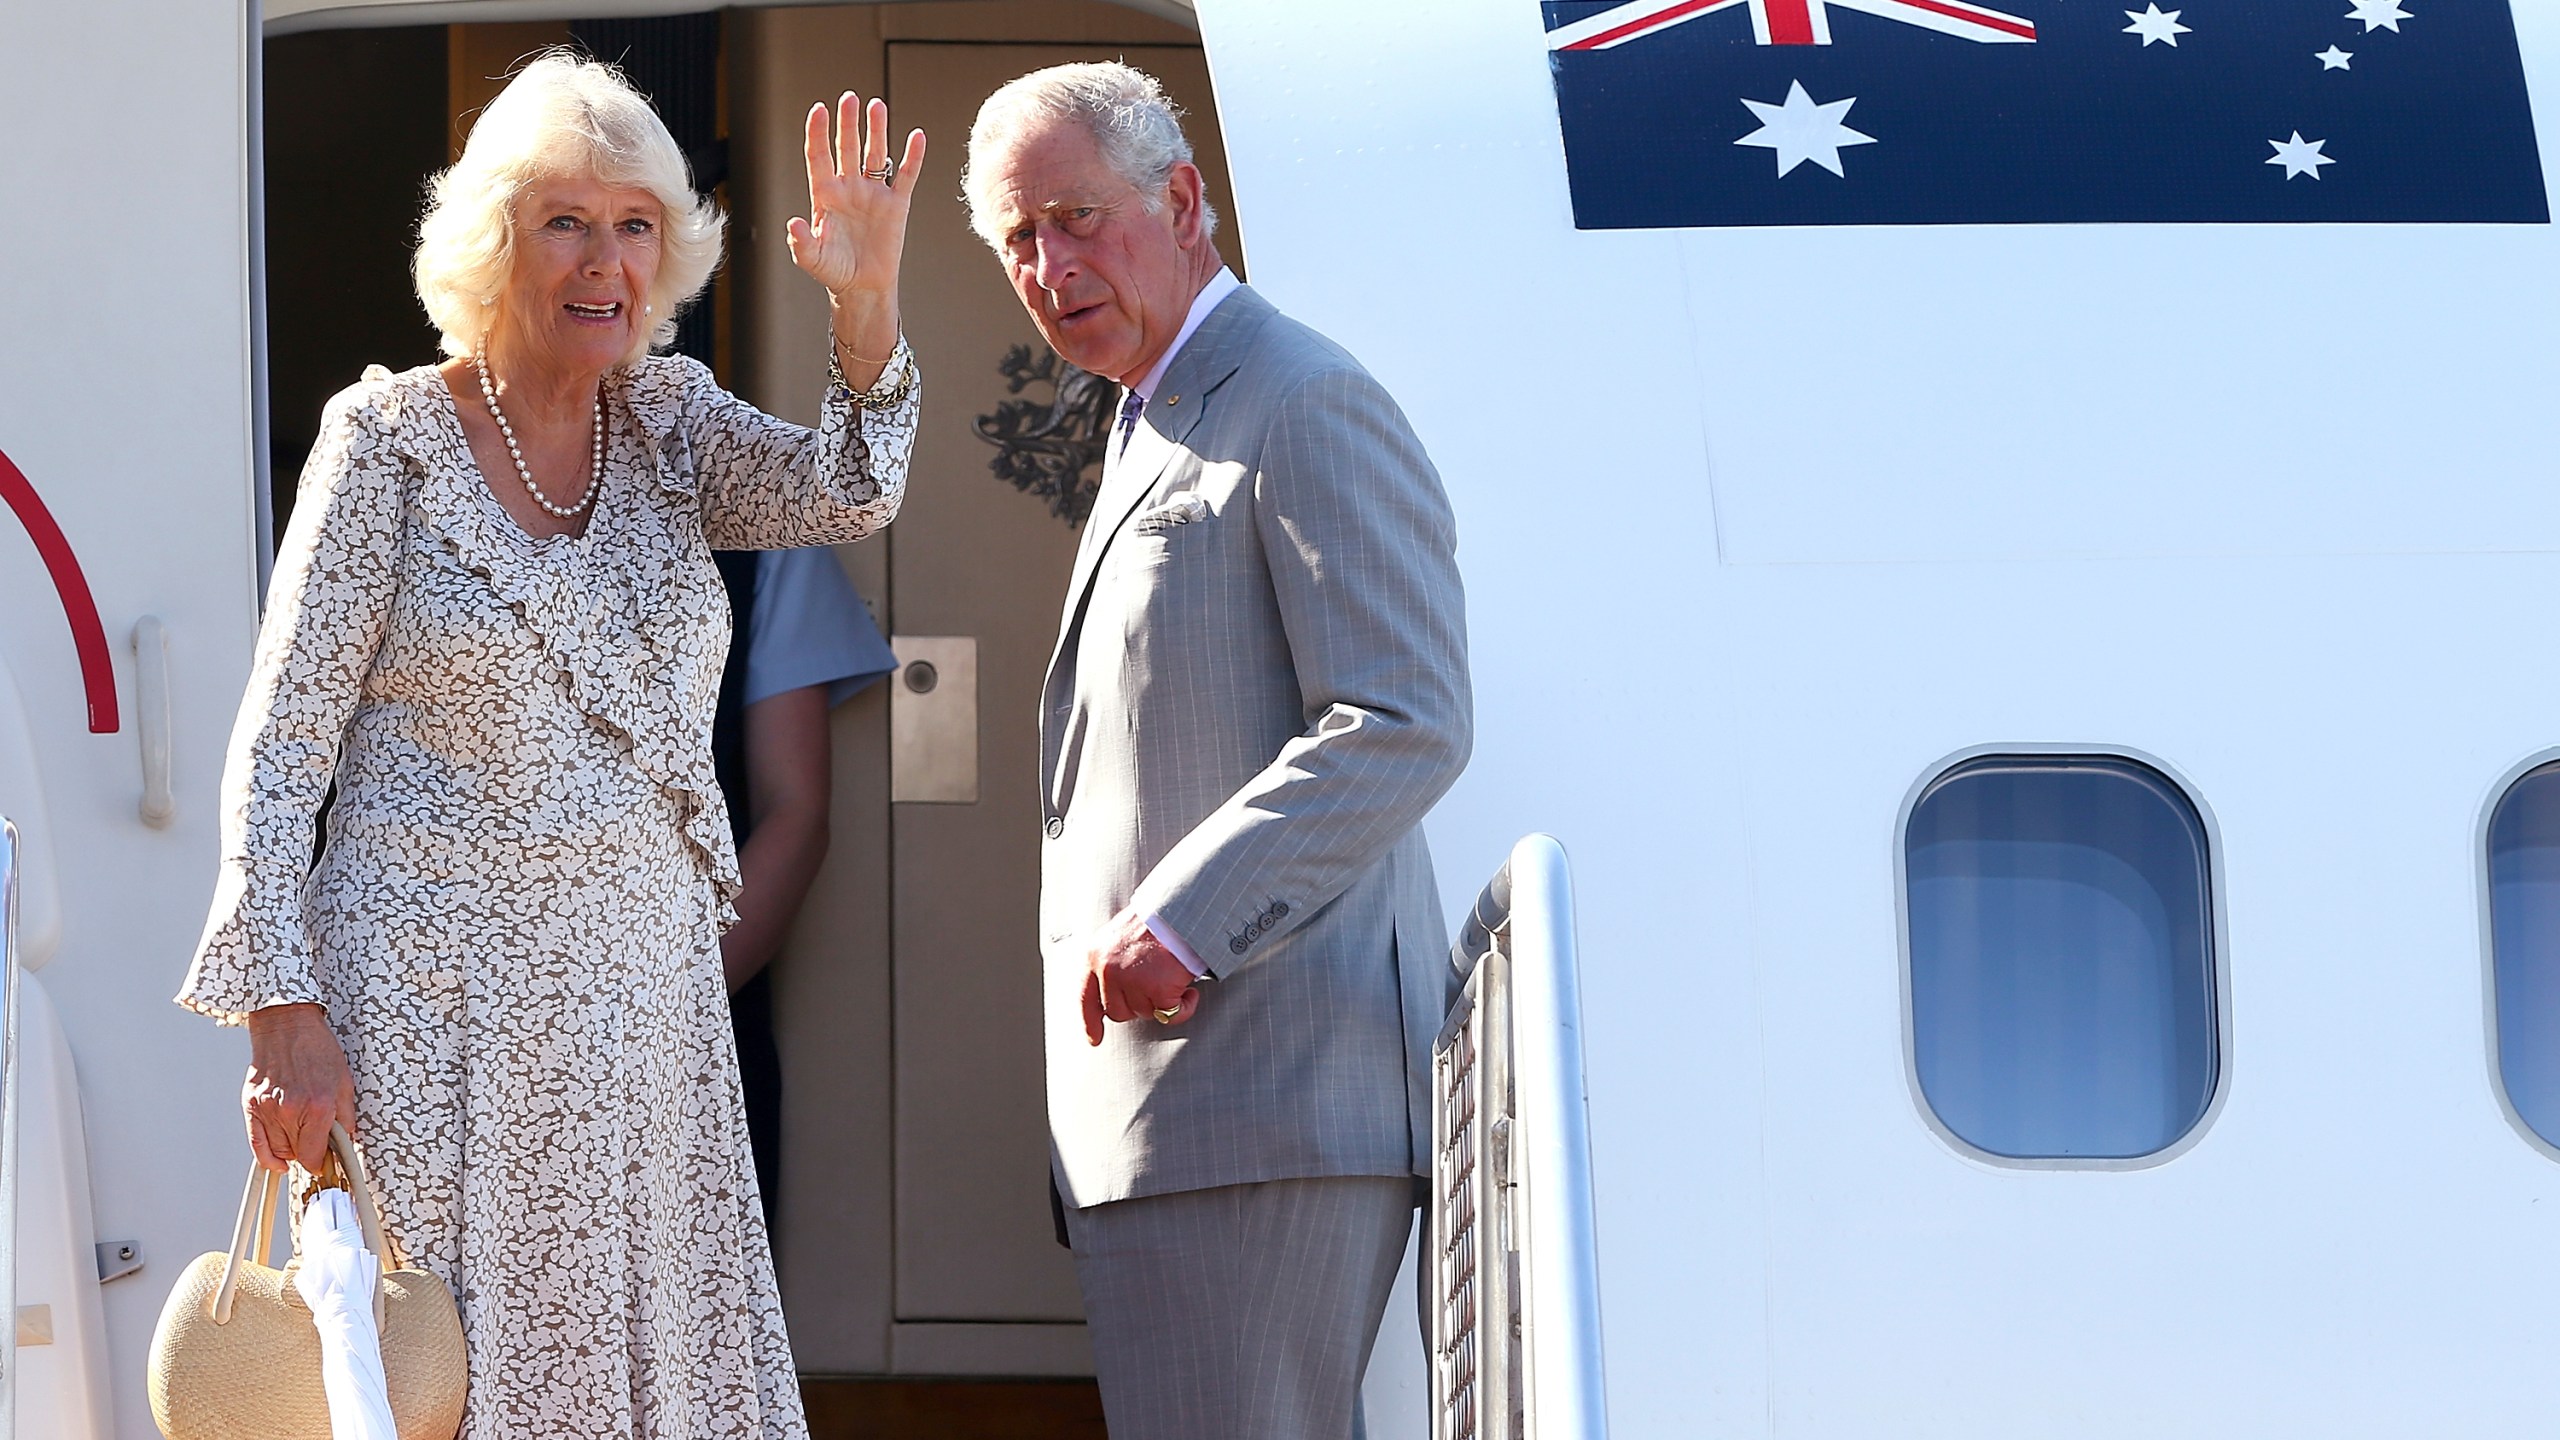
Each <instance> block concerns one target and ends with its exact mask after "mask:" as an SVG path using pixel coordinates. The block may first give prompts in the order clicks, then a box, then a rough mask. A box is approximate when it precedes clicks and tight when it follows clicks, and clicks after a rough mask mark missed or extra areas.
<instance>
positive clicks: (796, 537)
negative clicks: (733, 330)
mask: <svg viewBox="0 0 2560 1440" xmlns="http://www.w3.org/2000/svg"><path fill="white" fill-rule="evenodd" d="M686 363H687V384H686V395H685V405H684V411H685V424H684V430H685V432H686V433H685V439H686V443H687V445H688V447H689V448H690V449H691V451H692V457H691V458H692V465H693V478H694V483H695V485H696V487H697V493H698V494H699V496H700V498H701V501H702V529H703V533H704V534H705V535H706V536H707V537H708V538H709V539H710V541H711V545H712V548H713V549H715V550H791V549H797V548H799V547H800V546H803V545H840V544H842V543H844V542H845V541H848V540H859V539H861V538H862V537H863V536H865V535H869V534H871V533H872V532H873V531H875V530H878V529H879V528H880V527H882V526H884V525H886V524H888V523H889V522H890V521H891V520H892V519H894V518H896V516H897V513H898V502H899V500H900V499H902V498H903V497H904V496H905V494H906V490H907V463H908V461H909V459H910V458H911V457H912V456H913V455H914V452H915V443H916V418H917V415H918V413H919V410H920V408H921V405H922V401H923V390H924V386H923V384H922V382H921V379H920V378H919V377H918V376H917V375H916V368H915V366H916V357H915V351H914V350H912V349H910V348H909V347H908V345H907V342H906V340H905V339H904V338H903V337H901V338H900V339H899V341H898V348H897V350H896V351H895V352H893V353H892V354H891V355H890V357H889V364H888V368H887V369H886V370H885V371H883V372H882V375H881V388H884V389H894V388H896V387H897V386H898V385H900V383H901V382H902V381H903V382H907V383H905V391H906V393H905V394H904V395H902V396H900V397H899V399H898V401H897V403H896V404H894V405H889V406H885V407H882V408H880V409H871V408H868V407H865V406H864V405H862V404H861V403H859V401H858V400H857V398H856V397H855V395H854V392H852V391H851V390H848V389H846V388H845V387H844V386H843V385H840V384H830V385H829V386H828V387H827V395H826V401H825V407H824V409H823V411H822V413H821V415H820V417H819V420H818V428H817V429H816V430H810V429H808V428H807V427H806V426H801V425H794V424H792V423H791V422H790V421H788V420H779V419H776V418H774V417H773V416H771V415H767V414H766V413H764V412H763V411H761V410H758V409H757V408H756V407H755V406H753V405H750V404H748V403H747V402H746V401H744V400H741V399H739V398H738V397H737V396H735V395H732V394H730V393H729V392H728V391H726V390H723V389H721V388H720V386H719V384H718V382H716V381H714V380H713V379H712V378H711V372H710V371H709V370H706V369H704V368H702V367H701V366H699V365H695V364H692V363H691V362H686Z"/></svg>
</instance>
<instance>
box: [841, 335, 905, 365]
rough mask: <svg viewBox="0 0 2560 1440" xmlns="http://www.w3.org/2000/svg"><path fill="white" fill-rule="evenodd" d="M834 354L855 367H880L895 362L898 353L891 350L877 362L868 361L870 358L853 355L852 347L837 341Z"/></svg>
mask: <svg viewBox="0 0 2560 1440" xmlns="http://www.w3.org/2000/svg"><path fill="white" fill-rule="evenodd" d="M836 353H837V354H838V355H841V356H843V357H844V358H845V359H847V360H850V361H852V362H853V363H854V364H856V365H881V366H886V365H887V364H888V363H889V362H890V361H892V360H895V359H897V358H898V352H897V351H896V350H894V349H892V350H891V351H890V352H889V353H888V354H886V355H883V356H881V357H880V358H879V359H877V360H873V359H870V358H868V357H866V356H861V355H856V354H854V353H853V347H852V346H850V345H847V344H845V343H844V342H843V341H841V340H839V341H837V342H836Z"/></svg>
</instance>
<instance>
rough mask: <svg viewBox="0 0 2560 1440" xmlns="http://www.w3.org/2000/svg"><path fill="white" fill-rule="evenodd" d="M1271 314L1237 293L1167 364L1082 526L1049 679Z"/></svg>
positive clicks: (1246, 293) (1244, 292)
mask: <svg viewBox="0 0 2560 1440" xmlns="http://www.w3.org/2000/svg"><path fill="white" fill-rule="evenodd" d="M1273 313H1274V312H1273V310H1272V308H1271V304H1270V302H1269V301H1266V300H1264V299H1263V298H1262V297H1261V296H1259V295H1256V294H1254V293H1253V292H1252V291H1251V290H1249V289H1239V290H1237V291H1236V293H1234V294H1233V295H1230V296H1228V297H1227V298H1226V299H1225V300H1224V301H1222V302H1220V303H1219V305H1218V308H1217V309H1215V310H1213V311H1211V312H1209V318H1208V319H1206V320H1203V321H1202V322H1200V328H1199V329H1198V330H1195V331H1193V332H1192V334H1191V343H1189V344H1187V345H1185V346H1183V347H1182V353H1181V354H1179V355H1176V356H1174V357H1173V364H1172V365H1171V366H1170V367H1169V368H1167V369H1166V371H1165V375H1164V383H1163V384H1162V385H1159V386H1157V387H1156V398H1155V399H1154V400H1153V401H1151V402H1149V404H1148V405H1147V408H1146V410H1145V411H1144V412H1143V413H1142V414H1140V415H1139V417H1138V428H1137V430H1136V431H1135V432H1134V433H1132V434H1131V435H1130V437H1129V448H1128V451H1127V452H1126V453H1125V454H1123V455H1122V456H1121V457H1120V459H1119V461H1118V462H1117V463H1116V464H1112V465H1110V466H1108V467H1107V469H1106V472H1105V474H1104V476H1103V480H1102V490H1101V493H1099V494H1097V495H1095V496H1094V500H1093V514H1092V515H1091V516H1090V517H1088V518H1087V519H1086V521H1085V536H1084V543H1083V544H1081V545H1079V546H1077V547H1076V566H1075V571H1074V573H1073V574H1072V575H1071V576H1070V577H1069V578H1068V580H1067V603H1066V605H1065V607H1064V618H1063V619H1062V621H1061V622H1060V624H1059V626H1058V644H1057V648H1055V649H1054V650H1052V651H1051V652H1050V654H1049V670H1050V673H1051V674H1052V675H1054V674H1055V673H1056V672H1057V669H1058V661H1059V660H1060V658H1061V657H1063V656H1064V655H1065V653H1066V648H1067V642H1068V641H1069V640H1070V639H1071V638H1073V637H1074V635H1075V633H1076V630H1077V629H1078V628H1079V627H1080V626H1081V625H1082V624H1083V623H1084V612H1085V606H1086V604H1087V603H1088V602H1089V601H1090V600H1091V598H1092V596H1091V593H1090V592H1091V590H1092V588H1093V577H1094V574H1095V572H1097V571H1099V570H1100V569H1101V568H1102V557H1103V556H1104V555H1105V554H1107V553H1109V551H1110V549H1111V543H1112V542H1113V541H1114V540H1116V539H1118V538H1119V536H1120V531H1121V528H1122V527H1123V526H1125V525H1127V524H1128V523H1129V517H1130V516H1131V515H1133V514H1135V513H1136V512H1137V509H1138V502H1139V501H1141V500H1144V499H1145V498H1146V497H1147V496H1148V495H1149V494H1150V493H1151V492H1153V491H1154V489H1155V488H1156V482H1157V481H1159V480H1161V479H1163V478H1164V472H1165V470H1166V469H1167V468H1168V467H1170V466H1171V465H1172V464H1173V461H1174V457H1175V456H1177V455H1179V454H1181V453H1182V447H1183V443H1184V442H1185V441H1186V440H1188V439H1189V438H1190V437H1191V432H1192V431H1193V430H1194V429H1196V428H1197V427H1198V426H1199V424H1200V420H1201V417H1202V416H1204V415H1206V414H1207V413H1208V411H1209V405H1210V397H1211V396H1212V395H1214V394H1215V393H1216V391H1217V389H1218V387H1219V386H1221V385H1224V384H1225V383H1226V382H1227V380H1228V378H1229V377H1231V376H1233V375H1234V374H1235V373H1236V369H1237V367H1238V366H1239V365H1241V364H1242V363H1243V356H1244V346H1245V343H1246V342H1247V341H1249V340H1250V339H1251V338H1252V336H1253V333H1254V332H1255V331H1257V330H1259V329H1261V328H1262V322H1263V321H1264V320H1266V319H1268V318H1270V316H1271V315H1272V314H1273Z"/></svg>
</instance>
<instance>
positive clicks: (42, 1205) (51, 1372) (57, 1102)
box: [11, 974, 139, 1440]
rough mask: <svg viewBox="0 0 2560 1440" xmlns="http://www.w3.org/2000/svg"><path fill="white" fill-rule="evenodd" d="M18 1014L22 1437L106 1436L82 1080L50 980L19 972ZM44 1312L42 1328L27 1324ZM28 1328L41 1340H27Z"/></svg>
mask: <svg viewBox="0 0 2560 1440" xmlns="http://www.w3.org/2000/svg"><path fill="white" fill-rule="evenodd" d="M15 1013H16V1017H17V1019H16V1024H15V1027H14V1028H15V1030H16V1032H17V1048H16V1052H15V1058H14V1061H13V1063H14V1065H15V1066H16V1074H17V1087H16V1088H17V1115H16V1124H17V1153H18V1166H17V1175H16V1188H15V1190H14V1192H13V1194H12V1196H11V1201H12V1203H13V1205H14V1206H15V1215H16V1219H15V1223H14V1224H13V1226H12V1234H13V1235H14V1236H15V1240H16V1252H15V1254H16V1262H17V1272H16V1273H17V1303H18V1307H19V1308H18V1314H19V1316H20V1318H21V1324H20V1325H19V1327H18V1331H19V1336H20V1347H19V1350H18V1354H17V1358H16V1362H15V1363H16V1369H15V1372H14V1374H13V1376H12V1379H13V1380H14V1382H15V1392H16V1398H17V1421H18V1433H19V1434H21V1435H24V1436H27V1437H29V1440H36V1437H44V1440H106V1437H107V1436H108V1435H109V1434H110V1433H111V1428H110V1416H111V1415H112V1414H113V1413H114V1406H113V1403H112V1401H111V1397H110V1394H109V1388H108V1378H107V1374H108V1369H107V1330H106V1312H105V1305H104V1301H105V1298H106V1297H105V1295H104V1294H103V1293H102V1290H101V1287H100V1285H99V1283H98V1250H97V1232H96V1230H95V1228H94V1226H93V1225H92V1223H91V1220H90V1215H91V1214H92V1205H93V1201H92V1197H91V1196H90V1194H89V1150H88V1135H87V1130H86V1127H85V1126H84V1125H83V1124H82V1122H81V1114H80V1090H79V1085H78V1077H77V1075H76V1073H75V1072H74V1070H73V1068H72V1064H71V1049H70V1046H69V1044H68V1043H67V1042H66V1041H65V1039H64V1038H63V1033H62V1025H61V1022H60V1021H59V1019H57V1018H56V1016H55V1014H54V1010H53V1003H52V1000H51V998H50V997H49V996H48V995H47V993H46V991H45V986H44V980H43V977H41V976H38V975H28V974H21V975H20V976H19V977H18V984H17V997H16V1007H15ZM129 1283H139V1282H129ZM38 1317H40V1325H31V1324H29V1323H26V1322H28V1321H30V1320H36V1319H37V1318H38ZM30 1330H34V1331H35V1332H36V1334H37V1335H39V1336H40V1337H41V1339H42V1340H43V1343H42V1344H41V1345H36V1344H30V1343H28V1336H29V1332H30Z"/></svg>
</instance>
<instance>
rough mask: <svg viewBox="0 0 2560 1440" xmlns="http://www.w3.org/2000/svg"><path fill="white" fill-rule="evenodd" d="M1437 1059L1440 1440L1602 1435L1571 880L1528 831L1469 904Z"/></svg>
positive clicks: (1434, 1269) (1435, 1331)
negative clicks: (1457, 980) (1452, 1001)
mask: <svg viewBox="0 0 2560 1440" xmlns="http://www.w3.org/2000/svg"><path fill="white" fill-rule="evenodd" d="M1453 959H1454V962H1455V963H1456V965H1457V966H1458V968H1459V969H1461V970H1463V971H1465V972H1467V981H1466V985H1465V987H1464V989H1463V990H1462V991H1461V992H1460V995H1459V998H1458V1003H1457V1004H1456V1005H1455V1006H1454V1007H1452V1008H1451V1010H1450V1013H1449V1020H1448V1023H1447V1025H1445V1026H1444V1027H1443V1028H1442V1029H1441V1032H1440V1038H1439V1041H1438V1043H1437V1044H1435V1045H1434V1046H1433V1049H1432V1063H1431V1075H1432V1106H1431V1111H1432V1119H1431V1130H1432V1152H1433V1153H1432V1165H1431V1186H1432V1208H1431V1213H1430V1221H1429V1225H1430V1228H1429V1232H1428V1233H1429V1235H1430V1242H1431V1243H1430V1252H1431V1253H1430V1256H1429V1260H1430V1266H1431V1270H1430V1274H1431V1277H1432V1278H1431V1281H1430V1282H1429V1283H1431V1284H1432V1285H1433V1286H1434V1287H1435V1288H1434V1304H1433V1307H1432V1315H1431V1322H1432V1323H1431V1408H1432V1418H1431V1434H1432V1440H1606V1437H1607V1435H1608V1433H1609V1420H1608V1409H1607V1391H1606V1387H1605V1384H1604V1379H1603V1375H1602V1369H1601V1347H1600V1285H1599V1252H1598V1236H1597V1230H1596V1221H1595V1216H1594V1208H1593V1201H1592V1185H1591V1143H1590V1122H1589V1103H1588V1100H1587V1098H1586V1096H1585V1093H1584V1089H1583V1070H1582V996H1581V979H1580V974H1579V972H1578V970H1577V969H1576V960H1575V954H1574V941H1573V886H1572V878H1571V875H1570V872H1569V870H1568V868H1567V865H1566V863H1565V854H1564V847H1563V846H1561V845H1559V844H1557V843H1556V841H1555V840H1554V839H1553V838H1552V837H1550V836H1546V835H1531V836H1529V837H1528V838H1526V839H1524V840H1522V841H1521V842H1520V843H1519V844H1518V845H1516V846H1514V847H1512V851H1511V857H1510V859H1509V860H1508V861H1506V862H1505V863H1504V865H1503V867H1502V869H1501V870H1500V871H1498V872H1497V873H1496V874H1495V875H1494V877H1493V880H1492V883H1490V884H1488V885H1486V886H1485V888H1484V891H1483V893H1482V894H1481V895H1479V896H1478V897H1477V898H1476V903H1475V908H1474V910H1473V911H1472V912H1471V913H1470V914H1469V915H1468V917H1467V921H1466V924H1465V925H1464V926H1463V927H1462V928H1461V930H1460V932H1459V936H1458V942H1457V946H1456V954H1455V955H1454V957H1453Z"/></svg>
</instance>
